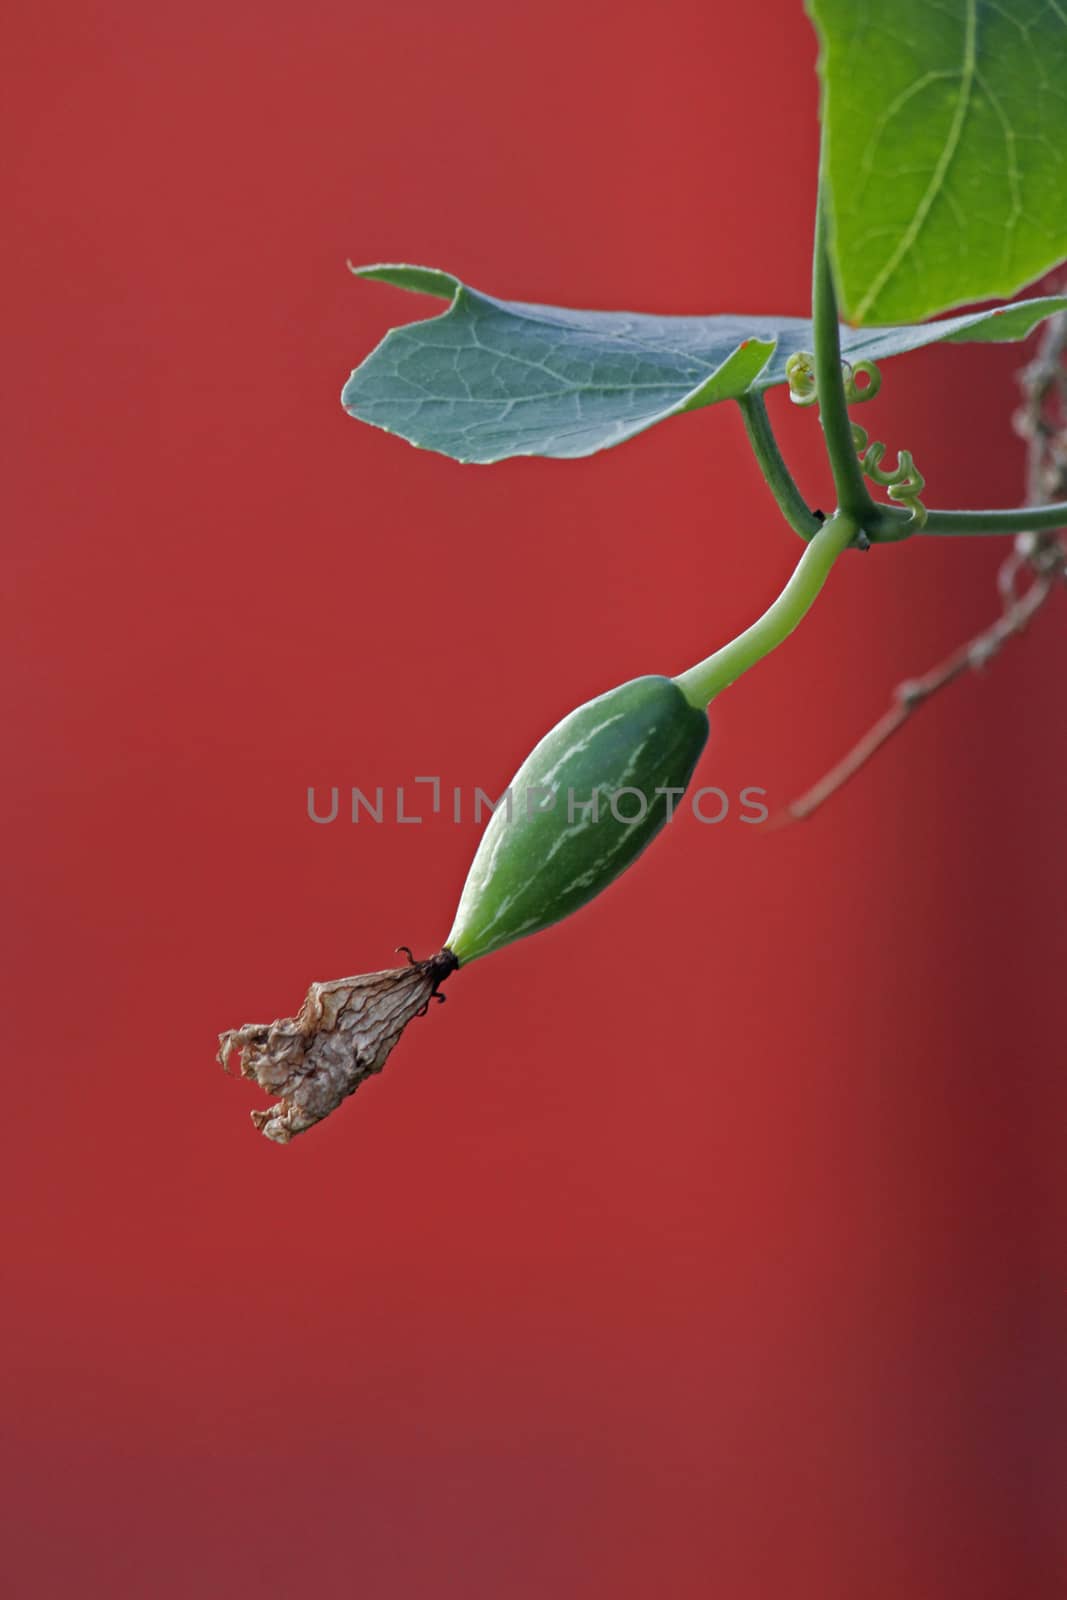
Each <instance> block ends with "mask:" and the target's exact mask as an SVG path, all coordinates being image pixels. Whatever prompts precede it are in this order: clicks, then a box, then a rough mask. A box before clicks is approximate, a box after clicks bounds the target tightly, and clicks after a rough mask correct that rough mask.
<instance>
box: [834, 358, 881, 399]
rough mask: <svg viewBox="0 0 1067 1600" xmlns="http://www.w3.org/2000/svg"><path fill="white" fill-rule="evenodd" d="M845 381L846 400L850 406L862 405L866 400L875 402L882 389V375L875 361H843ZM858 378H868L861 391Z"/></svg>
mask: <svg viewBox="0 0 1067 1600" xmlns="http://www.w3.org/2000/svg"><path fill="white" fill-rule="evenodd" d="M841 365H842V367H843V368H844V373H843V376H844V380H845V400H846V402H847V403H848V404H849V405H850V406H858V405H862V403H863V401H864V400H873V399H874V397H875V395H876V394H877V393H878V391H879V389H880V388H881V387H882V374H881V373H880V372H879V371H878V368H877V367H876V366H875V364H874V362H873V361H842V363H841ZM857 378H866V379H867V382H866V383H865V384H864V386H863V388H862V389H861V388H860V387H859V385H858V384H857V382H856V379H857Z"/></svg>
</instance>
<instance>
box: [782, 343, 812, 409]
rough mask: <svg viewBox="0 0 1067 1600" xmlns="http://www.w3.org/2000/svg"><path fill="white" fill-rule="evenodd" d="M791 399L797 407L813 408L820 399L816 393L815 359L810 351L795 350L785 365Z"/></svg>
mask: <svg viewBox="0 0 1067 1600" xmlns="http://www.w3.org/2000/svg"><path fill="white" fill-rule="evenodd" d="M785 376H786V382H787V383H788V384H789V398H790V400H792V402H793V404H794V405H795V406H813V405H814V404H815V402H816V400H817V399H818V398H819V397H818V395H817V394H816V393H815V357H814V356H813V355H812V354H811V351H810V350H795V351H794V352H793V354H792V355H791V356H790V357H789V360H788V361H787V362H786V364H785Z"/></svg>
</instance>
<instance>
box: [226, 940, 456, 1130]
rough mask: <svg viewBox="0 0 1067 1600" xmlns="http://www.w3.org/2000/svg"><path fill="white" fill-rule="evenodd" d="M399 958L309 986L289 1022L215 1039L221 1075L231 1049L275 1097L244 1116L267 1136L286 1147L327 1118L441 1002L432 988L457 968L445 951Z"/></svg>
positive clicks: (245, 1072)
mask: <svg viewBox="0 0 1067 1600" xmlns="http://www.w3.org/2000/svg"><path fill="white" fill-rule="evenodd" d="M401 948H404V947H403V946H401ZM407 954H408V963H409V964H408V965H407V966H406V967H389V968H387V969H386V970H385V971H384V972H366V973H361V974H360V975H359V976H358V977H354V978H338V979H336V980H335V981H334V982H332V983H313V984H312V985H311V988H310V989H309V990H308V992H307V995H306V997H305V999H304V1004H303V1005H302V1006H301V1008H300V1011H299V1012H298V1014H297V1015H296V1016H295V1017H284V1018H282V1019H281V1020H279V1021H275V1022H270V1023H257V1022H250V1023H246V1024H245V1026H244V1027H243V1028H231V1029H230V1030H229V1031H228V1032H226V1033H221V1034H220V1035H219V1053H218V1059H219V1061H220V1062H221V1064H222V1066H223V1067H225V1068H226V1070H227V1071H229V1059H230V1056H231V1054H232V1053H233V1052H234V1051H235V1050H236V1051H237V1052H238V1060H239V1063H240V1067H241V1076H242V1077H244V1078H252V1079H253V1080H254V1081H255V1082H256V1083H258V1084H259V1086H260V1087H261V1088H262V1089H266V1091H267V1093H268V1094H273V1095H278V1096H280V1099H279V1101H278V1103H277V1105H273V1106H271V1107H269V1109H268V1110H266V1111H253V1112H252V1121H253V1122H254V1123H255V1125H256V1127H257V1128H258V1129H259V1131H260V1132H261V1133H263V1134H265V1135H266V1137H267V1138H268V1139H273V1140H274V1141H275V1142H276V1143H278V1144H288V1143H289V1140H290V1139H292V1138H293V1136H294V1135H295V1134H298V1133H304V1132H305V1131H306V1130H307V1129H308V1128H312V1127H314V1125H315V1123H316V1122H321V1121H322V1120H323V1118H324V1117H328V1116H329V1114H330V1112H331V1111H335V1110H336V1109H337V1107H338V1106H339V1105H340V1104H341V1102H342V1100H346V1099H347V1098H348V1096H349V1095H350V1094H355V1092H356V1090H357V1089H358V1088H359V1086H360V1084H361V1083H362V1082H363V1080H364V1078H369V1077H370V1076H371V1075H372V1074H373V1073H375V1072H381V1070H382V1068H383V1067H384V1066H385V1063H386V1060H387V1059H388V1056H389V1053H390V1051H391V1050H392V1049H393V1046H394V1045H395V1044H396V1043H397V1041H398V1039H399V1038H400V1035H401V1034H402V1033H403V1031H404V1029H405V1028H406V1027H407V1025H408V1023H409V1022H411V1021H412V1019H413V1018H414V1017H419V1016H422V1014H423V1013H424V1012H425V1011H426V1010H427V1008H428V1006H429V1004H430V1001H431V1000H435V999H436V1000H443V999H444V995H443V994H440V993H439V992H438V991H439V989H440V986H441V984H442V983H443V982H444V981H445V979H446V978H447V977H448V976H449V974H450V973H452V972H454V971H455V969H456V967H457V966H458V965H459V962H458V961H457V960H456V957H455V956H454V955H453V954H452V952H451V951H450V950H439V951H438V952H437V954H436V955H434V956H430V958H429V959H428V960H426V961H416V960H414V958H413V957H412V956H411V953H410V951H408V952H407Z"/></svg>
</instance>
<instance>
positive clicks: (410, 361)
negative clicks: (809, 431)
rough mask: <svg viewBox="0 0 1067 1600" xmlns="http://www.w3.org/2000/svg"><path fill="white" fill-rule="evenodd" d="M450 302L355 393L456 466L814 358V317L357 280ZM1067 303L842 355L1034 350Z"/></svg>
mask: <svg viewBox="0 0 1067 1600" xmlns="http://www.w3.org/2000/svg"><path fill="white" fill-rule="evenodd" d="M358 271H359V274H360V275H361V276H362V277H367V278H376V279H379V280H381V281H383V282H385V283H391V284H395V285H397V286H398V287H399V288H402V289H414V290H419V291H422V292H424V293H427V294H433V295H437V296H439V297H441V298H449V297H451V301H452V304H451V305H450V306H449V308H448V310H447V311H445V312H444V313H443V314H442V315H441V316H438V317H432V318H430V319H429V320H428V321H425V322H413V323H410V324H408V326H407V327H403V328H395V329H394V330H393V331H392V333H389V334H387V335H386V337H385V338H384V339H383V341H382V343H381V344H380V345H379V346H378V348H377V349H376V350H374V351H372V352H371V354H370V355H369V356H368V357H367V359H366V361H364V362H363V365H362V366H360V367H357V368H356V370H355V372H353V374H352V376H351V377H350V378H349V380H348V382H347V383H346V384H345V387H344V391H343V393H342V395H341V403H342V404H343V405H344V407H345V409H346V410H347V411H349V412H350V413H351V415H352V416H354V417H358V418H360V420H361V421H363V422H370V423H373V424H374V426H375V427H377V428H384V429H385V431H386V432H387V433H396V434H399V435H400V437H401V438H402V439H407V440H408V441H409V443H411V444H413V445H417V446H418V447H419V448H420V449H423V450H437V451H439V452H440V453H441V454H442V455H446V456H452V457H453V459H454V460H456V461H478V462H490V461H503V460H505V459H507V458H508V457H509V456H556V457H560V458H572V457H575V456H588V455H593V454H594V453H595V452H596V451H597V450H605V449H607V448H608V447H609V446H611V445H616V444H621V443H622V442H623V440H625V439H632V438H633V437H634V435H635V434H638V433H643V432H644V430H645V429H646V428H651V427H652V426H653V424H655V423H657V422H663V421H665V420H666V418H668V417H674V416H678V415H680V414H681V413H682V412H685V411H694V410H696V409H697V408H698V407H700V406H708V405H713V404H715V402H716V401H719V400H732V399H736V398H737V396H738V395H741V394H744V393H745V391H746V390H747V389H749V388H757V389H768V388H771V387H772V386H773V385H775V384H780V383H784V382H785V363H786V361H787V359H788V358H789V356H790V355H792V353H793V352H794V351H795V350H810V348H811V342H812V341H811V323H810V322H809V321H808V320H807V319H806V318H803V317H758V316H753V317H746V316H717V317H656V316H648V315H643V314H640V313H638V312H619V311H564V310H561V309H560V308H558V307H555V306H537V305H526V304H523V303H522V302H519V301H507V300H494V299H493V298H492V297H491V296H490V295H486V294H481V293H479V292H478V290H476V289H470V288H468V287H467V286H466V285H465V284H462V283H460V281H459V280H458V278H453V277H452V276H451V275H450V274H448V273H446V272H437V271H435V270H433V269H432V268H429V267H406V266H377V267H361V268H359V269H358ZM1064 306H1067V298H1063V299H1051V298H1049V299H1043V300H1030V301H1026V302H1023V303H1021V304H1019V305H1015V306H1008V307H1005V308H1003V309H1001V310H996V311H977V312H970V313H969V314H967V315H965V316H958V317H950V318H947V319H946V320H945V321H943V322H937V323H928V324H927V325H926V326H924V327H905V328H870V329H866V330H857V329H855V328H842V330H841V343H842V348H843V350H844V353H845V354H846V355H851V356H853V357H854V358H856V359H859V358H860V357H862V356H866V357H868V358H869V359H871V360H879V361H880V360H882V359H884V358H885V357H886V356H892V355H899V354H901V353H903V352H904V351H906V350H915V349H917V348H918V347H919V346H920V345H926V344H935V343H937V342H938V341H939V340H942V339H950V340H960V339H987V340H1000V339H1022V338H1024V337H1025V335H1026V334H1027V333H1029V332H1030V330H1031V328H1033V327H1034V326H1035V325H1036V324H1037V323H1038V322H1040V321H1041V319H1042V318H1043V317H1047V316H1051V315H1052V313H1053V312H1054V311H1059V310H1061V309H1062V308H1063V307H1064Z"/></svg>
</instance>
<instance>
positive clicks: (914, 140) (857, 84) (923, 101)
mask: <svg viewBox="0 0 1067 1600" xmlns="http://www.w3.org/2000/svg"><path fill="white" fill-rule="evenodd" d="M808 9H809V11H810V12H811V14H812V17H813V19H814V21H815V24H816V28H817V30H818V33H819V36H820V41H821V45H822V49H821V53H820V60H819V66H820V71H821V74H822V79H823V105H822V117H823V178H824V183H825V186H826V196H827V203H828V208H829V222H830V228H831V236H832V243H831V250H832V255H833V260H834V270H835V275H836V278H837V286H838V294H839V297H840V303H841V307H842V310H843V312H844V314H845V315H846V316H847V317H848V318H849V320H850V321H852V322H855V323H870V322H887V321H912V320H914V319H915V318H918V317H927V316H930V315H931V314H932V313H933V312H936V311H944V310H946V309H947V308H948V307H950V306H956V305H961V304H964V303H965V302H968V301H974V300H989V299H1006V298H1007V297H1008V296H1010V295H1013V294H1015V293H1016V291H1017V290H1019V289H1020V288H1022V286H1023V285H1024V284H1026V283H1030V282H1031V281H1032V280H1033V279H1034V278H1036V277H1039V276H1040V275H1041V274H1042V273H1044V272H1047V271H1048V270H1049V268H1050V267H1053V266H1055V265H1056V263H1057V262H1058V261H1061V260H1062V259H1063V258H1064V256H1067V0H937V3H936V4H935V3H934V0H808Z"/></svg>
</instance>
